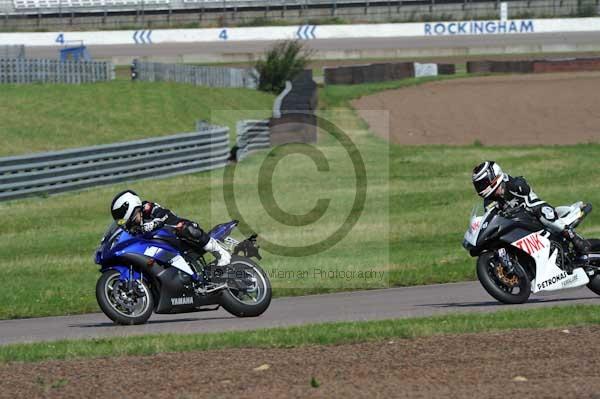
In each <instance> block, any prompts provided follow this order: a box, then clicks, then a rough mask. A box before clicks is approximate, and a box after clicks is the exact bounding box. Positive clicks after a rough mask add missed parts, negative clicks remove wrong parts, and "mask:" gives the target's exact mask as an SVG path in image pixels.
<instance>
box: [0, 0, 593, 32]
mask: <svg viewBox="0 0 600 399" xmlns="http://www.w3.org/2000/svg"><path fill="white" fill-rule="evenodd" d="M587 1H591V2H592V4H594V5H596V6H597V3H595V1H596V0H587ZM332 3H333V1H332ZM432 3H433V4H427V5H423V4H420V5H419V4H410V3H408V4H407V3H402V2H397V1H396V2H389V4H390V5H389V6H381V5H375V6H370V7H365V6H364V5H361V4H360V3H359V4H352V5H345V6H344V7H342V6H337V7H334V6H333V5H323V6H322V7H320V8H292V7H286V8H281V7H276V6H273V7H269V8H265V9H262V10H256V9H229V10H225V11H223V10H222V9H218V8H214V9H201V8H198V6H194V7H195V8H191V7H192V4H186V5H184V4H183V3H178V2H175V1H174V2H172V4H171V10H152V9H151V8H150V9H149V8H148V6H146V7H145V8H144V9H139V10H129V11H124V12H123V14H124V15H114V14H110V13H109V11H110V10H108V9H107V10H96V11H97V12H96V13H95V14H90V10H89V9H88V10H85V9H83V10H82V9H79V10H76V9H73V10H69V9H62V10H61V13H60V14H59V13H58V10H54V11H53V13H54V14H53V15H46V13H47V10H40V11H39V15H36V11H35V10H28V11H27V14H25V13H23V12H22V11H15V10H14V9H8V8H6V7H9V6H10V5H12V0H0V29H5V30H6V29H20V30H32V29H40V28H44V29H49V30H78V29H95V28H102V29H110V28H123V27H128V28H136V29H137V28H155V29H156V28H160V27H169V26H173V25H177V26H181V25H186V24H187V25H191V26H194V27H221V26H235V25H244V24H252V23H259V24H260V21H261V20H263V21H264V19H267V20H285V21H286V22H288V23H297V24H303V23H307V22H308V21H310V22H311V23H318V22H319V21H320V20H321V21H326V20H328V19H329V20H330V19H331V18H339V19H342V20H345V21H348V22H356V23H358V22H390V21H391V22H404V21H419V20H420V21H437V20H470V19H474V18H476V19H486V18H487V19H497V18H498V16H499V9H498V2H495V1H490V2H484V3H470V2H465V3H454V4H434V3H435V1H432ZM3 4H4V7H5V8H4V9H3V8H2V5H3ZM71 11H72V12H73V14H71ZM577 12H578V1H577V0H531V1H509V6H508V17H509V18H512V19H515V18H536V17H553V16H555V17H561V16H573V15H576V14H577ZM263 25H264V22H263Z"/></svg>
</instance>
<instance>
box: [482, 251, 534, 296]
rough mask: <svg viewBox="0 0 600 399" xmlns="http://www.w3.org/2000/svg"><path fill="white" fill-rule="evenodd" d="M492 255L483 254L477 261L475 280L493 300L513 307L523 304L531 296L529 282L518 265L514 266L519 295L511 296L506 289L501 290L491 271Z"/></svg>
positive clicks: (521, 267) (523, 270)
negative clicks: (477, 280)
mask: <svg viewBox="0 0 600 399" xmlns="http://www.w3.org/2000/svg"><path fill="white" fill-rule="evenodd" d="M493 255H494V254H493V253H485V254H483V255H481V256H479V258H478V259H477V278H478V279H479V282H480V283H481V285H482V286H483V288H484V289H485V290H486V291H487V292H488V294H490V295H491V296H492V297H493V298H495V299H496V300H498V301H499V302H501V303H504V304H509V305H514V304H520V303H525V302H526V301H527V299H529V295H531V281H530V280H529V277H528V276H527V273H526V272H525V269H523V266H521V265H520V264H519V263H515V264H514V268H515V274H516V275H517V276H518V278H519V285H518V287H519V293H517V294H513V293H511V292H508V291H507V289H508V287H506V286H505V288H507V289H502V287H501V286H500V284H502V283H501V282H499V281H497V277H494V271H493V269H491V265H490V262H491V261H492V257H493Z"/></svg>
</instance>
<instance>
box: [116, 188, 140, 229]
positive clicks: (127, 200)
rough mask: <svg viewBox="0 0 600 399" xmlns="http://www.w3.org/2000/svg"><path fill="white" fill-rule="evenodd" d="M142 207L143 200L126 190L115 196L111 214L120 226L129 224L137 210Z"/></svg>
mask: <svg viewBox="0 0 600 399" xmlns="http://www.w3.org/2000/svg"><path fill="white" fill-rule="evenodd" d="M141 207H142V200H141V199H140V197H138V195H137V194H136V193H135V192H133V191H131V190H126V191H123V192H121V193H119V194H117V195H116V196H115V198H114V199H113V200H112V204H111V205H110V212H111V213H112V217H113V219H114V220H115V222H117V224H118V225H119V226H124V225H127V224H129V222H130V220H129V219H130V218H131V217H132V216H133V214H134V213H135V210H136V209H139V208H141Z"/></svg>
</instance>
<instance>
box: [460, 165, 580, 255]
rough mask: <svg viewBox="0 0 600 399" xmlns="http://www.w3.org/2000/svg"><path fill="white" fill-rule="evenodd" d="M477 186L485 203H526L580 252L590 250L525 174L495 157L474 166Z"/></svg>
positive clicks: (507, 206)
mask: <svg viewBox="0 0 600 399" xmlns="http://www.w3.org/2000/svg"><path fill="white" fill-rule="evenodd" d="M472 180H473V186H474V187H475V191H477V194H479V196H480V197H482V198H483V199H484V205H485V206H486V207H488V206H490V205H491V204H492V203H496V206H498V207H500V209H502V210H506V209H510V208H516V207H523V208H524V209H525V210H527V211H528V212H530V213H531V214H533V215H534V216H535V217H537V218H538V219H539V221H540V222H541V223H542V224H543V225H544V226H546V228H547V229H548V230H550V231H551V232H553V233H559V234H562V235H563V237H565V238H566V239H567V240H569V241H570V242H571V243H572V244H573V247H574V248H575V251H576V252H577V253H578V254H579V255H586V254H588V253H589V252H590V249H591V248H590V244H589V242H588V241H587V240H584V239H583V238H582V237H581V236H579V235H578V234H577V233H575V232H574V231H573V230H572V229H570V228H569V227H568V226H566V225H565V223H564V222H563V221H562V220H561V219H560V218H559V217H558V214H557V213H556V210H555V209H554V208H553V207H552V206H551V205H550V204H548V203H547V202H546V201H543V200H541V199H540V198H539V197H538V196H537V195H536V194H535V193H534V192H533V190H532V189H531V187H530V186H529V184H527V181H526V180H525V179H524V178H523V177H512V176H509V175H508V174H506V173H504V172H503V171H502V168H500V165H498V164H497V163H495V162H494V161H485V162H483V163H481V164H479V165H477V166H476V167H475V169H473V177H472Z"/></svg>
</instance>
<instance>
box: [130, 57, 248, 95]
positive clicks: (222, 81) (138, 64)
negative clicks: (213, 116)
mask: <svg viewBox="0 0 600 399" xmlns="http://www.w3.org/2000/svg"><path fill="white" fill-rule="evenodd" d="M131 75H132V79H134V80H142V81H149V82H160V81H166V82H178V83H190V84H194V85H197V86H209V87H238V88H248V89H256V88H257V87H258V79H259V73H258V72H257V71H256V69H254V68H246V69H243V68H225V67H207V66H193V65H184V64H162V63H158V62H144V61H139V60H134V61H133V64H132V71H131Z"/></svg>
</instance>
